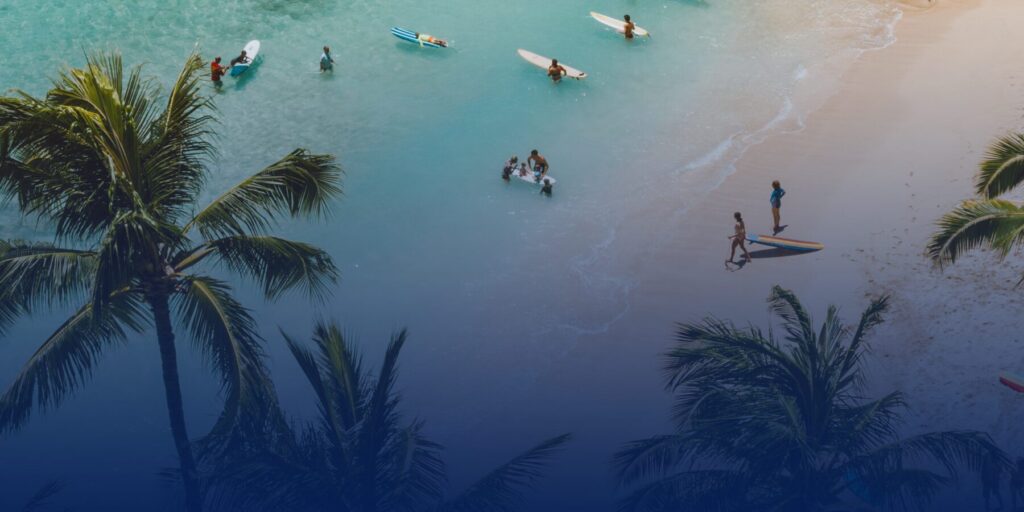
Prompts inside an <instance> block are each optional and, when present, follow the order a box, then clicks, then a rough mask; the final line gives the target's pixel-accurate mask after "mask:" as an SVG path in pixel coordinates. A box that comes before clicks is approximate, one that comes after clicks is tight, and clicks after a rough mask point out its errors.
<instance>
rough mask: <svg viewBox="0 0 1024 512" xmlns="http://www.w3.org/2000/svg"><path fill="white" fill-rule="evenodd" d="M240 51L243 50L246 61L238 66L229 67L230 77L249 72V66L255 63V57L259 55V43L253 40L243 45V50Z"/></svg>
mask: <svg viewBox="0 0 1024 512" xmlns="http://www.w3.org/2000/svg"><path fill="white" fill-rule="evenodd" d="M242 50H245V58H246V59H248V61H247V62H239V63H238V64H235V65H234V66H231V76H238V75H241V74H242V73H245V72H246V71H248V70H249V66H252V64H253V63H254V62H256V56H257V55H259V54H260V42H259V41H258V40H256V39H253V40H252V41H249V42H248V43H245V48H242Z"/></svg>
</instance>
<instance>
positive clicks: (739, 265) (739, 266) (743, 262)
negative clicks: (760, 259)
mask: <svg viewBox="0 0 1024 512" xmlns="http://www.w3.org/2000/svg"><path fill="white" fill-rule="evenodd" d="M750 255H751V256H753V255H754V254H753V253H751V254H750ZM747 263H750V260H748V259H746V258H742V257H741V258H740V259H739V261H730V260H725V269H726V270H728V271H729V272H736V271H737V270H743V267H745V266H747Z"/></svg>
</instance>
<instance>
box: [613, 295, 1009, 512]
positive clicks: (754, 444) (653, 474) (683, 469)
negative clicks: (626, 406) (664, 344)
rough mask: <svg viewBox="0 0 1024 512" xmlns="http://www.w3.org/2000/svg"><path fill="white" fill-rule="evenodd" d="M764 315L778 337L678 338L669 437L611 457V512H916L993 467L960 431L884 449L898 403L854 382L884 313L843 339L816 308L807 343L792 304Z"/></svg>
mask: <svg viewBox="0 0 1024 512" xmlns="http://www.w3.org/2000/svg"><path fill="white" fill-rule="evenodd" d="M769 302H770V304H771V307H772V311H773V312H774V313H775V314H776V315H777V316H778V317H779V318H780V319H781V321H782V326H783V328H784V331H785V336H784V337H783V339H781V340H780V339H777V338H776V337H775V335H774V333H773V332H772V331H770V330H769V331H768V333H767V334H766V333H764V332H763V331H761V330H760V329H757V328H755V327H750V328H747V329H739V328H737V327H736V326H734V325H733V324H732V323H728V322H723V321H720V320H716V319H710V318H709V319H705V320H704V321H703V322H701V323H697V324H686V325H681V326H680V328H679V331H678V335H677V338H678V344H677V345H676V347H675V348H674V349H673V350H672V351H671V352H669V353H668V354H667V364H666V366H665V370H666V376H667V380H668V384H667V386H668V389H670V390H671V391H672V392H674V393H675V396H676V406H675V422H676V432H675V433H672V434H668V435H662V436H657V437H653V438H650V439H645V440H641V441H635V442H633V443H631V444H629V445H628V446H627V447H626V448H625V449H623V450H622V451H620V452H619V453H618V454H616V456H615V464H616V468H617V471H618V474H619V476H620V478H621V481H622V482H623V483H624V484H625V485H626V486H627V487H629V489H630V491H629V494H628V495H627V496H626V497H625V498H624V499H623V500H622V502H621V507H620V509H621V510H624V511H667V510H681V509H682V508H681V507H684V506H685V510H694V511H701V512H704V511H736V512H739V511H773V512H774V511H778V512H815V511H824V510H844V508H843V506H844V504H848V503H849V502H850V501H851V499H853V498H854V496H855V495H856V496H859V497H860V498H861V499H864V500H867V501H869V502H870V503H871V504H873V505H875V506H880V507H891V508H898V509H910V508H917V509H920V510H924V507H925V506H926V504H927V503H928V502H929V500H930V499H931V498H932V497H933V496H934V495H935V493H936V492H938V491H939V489H940V488H941V487H942V486H943V485H944V484H946V483H947V481H949V479H951V478H953V477H955V476H956V474H957V469H958V468H959V467H960V466H961V465H967V466H969V467H971V468H974V469H978V468H980V466H981V463H982V460H983V459H984V458H985V456H986V454H987V455H989V456H990V457H995V458H996V459H997V460H998V461H1000V463H1001V464H1006V463H1008V461H1007V459H1006V457H1005V455H1004V454H1003V453H1002V452H1001V451H1000V450H999V449H998V448H997V447H996V446H995V445H994V444H993V443H992V441H991V439H990V438H989V437H988V435H986V434H983V433H980V432H973V431H953V432H933V433H927V434H922V435H917V436H913V437H909V438H905V439H901V438H900V437H899V436H898V427H899V419H900V413H901V411H902V410H903V409H904V408H905V404H904V401H903V396H902V395H901V394H900V393H898V392H893V393H889V394H887V395H885V396H883V397H882V398H879V399H875V400H869V399H867V398H865V397H864V396H863V384H864V379H865V375H864V372H863V370H862V368H861V364H862V361H863V359H864V355H865V353H866V351H867V349H868V346H867V341H866V336H867V334H868V333H869V331H870V330H871V329H872V328H873V327H875V326H876V325H878V324H879V323H881V322H882V313H883V312H884V311H885V310H886V307H887V299H885V298H883V299H879V300H876V301H873V302H872V303H871V305H870V306H869V307H868V308H867V310H866V311H864V313H863V315H862V316H861V318H860V322H859V323H858V324H857V326H856V327H855V328H852V329H851V328H850V327H849V326H846V325H844V324H843V323H842V321H841V320H840V319H839V317H838V311H837V309H836V308H835V307H830V308H829V309H828V313H827V314H826V317H825V321H824V323H823V324H822V325H821V327H820V329H815V328H814V326H813V325H812V321H811V318H810V316H809V314H808V313H807V311H806V310H805V309H804V307H803V306H802V305H801V304H800V302H799V301H798V300H797V298H796V297H795V296H794V295H793V294H792V293H791V292H790V291H787V290H784V289H782V288H779V287H775V288H774V289H773V291H772V294H771V297H770V299H769Z"/></svg>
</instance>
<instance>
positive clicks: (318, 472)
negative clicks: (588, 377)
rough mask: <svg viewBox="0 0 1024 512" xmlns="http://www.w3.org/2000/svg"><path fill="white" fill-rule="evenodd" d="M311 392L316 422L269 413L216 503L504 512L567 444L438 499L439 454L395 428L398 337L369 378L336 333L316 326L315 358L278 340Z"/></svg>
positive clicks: (223, 473) (223, 475)
mask: <svg viewBox="0 0 1024 512" xmlns="http://www.w3.org/2000/svg"><path fill="white" fill-rule="evenodd" d="M284 337H285V341H286V342H287V344H288V347H289V348H290V349H291V352H292V354H293V355H294V356H295V360H296V361H297V362H298V363H299V366H300V367H301V369H302V371H303V373H304V374H305V376H306V379H307V380H308V381H309V384H310V386H311V387H312V389H313V394H314V397H315V400H316V404H317V406H318V410H319V420H318V421H315V422H309V423H306V424H301V425H290V424H288V423H286V422H284V421H280V418H282V417H283V414H281V415H272V416H271V418H273V419H272V420H271V421H268V422H267V423H266V428H265V429H264V430H263V432H264V435H263V436H262V437H261V438H256V439H254V438H250V439H249V442H248V443H247V444H246V446H245V447H244V448H243V449H241V450H239V451H237V452H236V458H235V459H234V460H230V459H229V461H228V463H227V464H226V465H225V466H226V467H224V468H221V470H220V471H217V474H218V475H220V476H219V477H217V476H215V477H214V478H216V479H217V480H218V483H219V484H220V488H221V489H226V490H224V491H223V492H222V493H219V494H220V495H219V498H220V504H221V505H224V506H226V507H228V508H232V507H233V508H235V509H240V510H247V511H251V510H264V511H293V510H303V511H309V512H377V511H393V510H404V511H424V512H426V511H434V512H442V511H444V512H506V511H510V510H514V509H515V506H516V505H517V503H518V502H519V498H520V496H521V493H522V491H523V490H525V489H526V488H527V487H528V486H530V485H531V484H533V483H534V482H535V481H536V480H537V478H539V476H540V471H541V469H542V466H543V464H544V462H545V460H546V459H548V458H549V457H551V455H552V454H553V453H554V452H555V451H557V450H558V449H559V448H560V447H561V446H562V445H563V444H564V443H565V442H566V441H568V439H569V435H562V436H558V437H555V438H552V439H548V440H546V441H544V442H542V443H540V444H538V445H537V446H535V447H533V448H531V449H530V450H528V451H526V452H525V453H523V454H521V455H519V456H517V457H515V458H513V459H511V460H510V461H508V462H507V463H505V464H504V465H502V466H500V467H498V468H497V469H495V470H493V471H491V472H490V473H489V474H487V475H486V476H484V477H483V478H481V479H480V480H479V481H477V482H476V483H475V484H473V485H471V486H469V487H468V488H467V489H466V490H465V491H464V492H462V493H461V494H459V495H458V496H456V497H454V498H450V499H445V492H444V487H445V482H446V477H445V464H444V461H443V460H442V458H441V447H440V446H439V445H437V444H436V443H434V442H432V441H430V440H429V439H427V438H426V437H425V436H424V434H423V423H422V422H420V421H412V422H404V421H403V420H402V418H401V415H400V413H399V411H398V408H399V405H400V399H401V397H400V396H399V395H398V393H397V392H396V391H395V382H396V380H397V378H398V368H397V364H398V357H399V353H400V352H401V350H402V347H404V346H405V342H406V333H405V332H404V331H403V332H401V333H400V334H398V335H396V336H394V337H393V338H392V339H391V342H390V344H389V345H388V347H387V350H386V352H385V355H384V361H383V363H382V364H381V367H380V370H379V372H378V373H377V375H376V377H374V376H373V375H371V374H370V372H368V371H367V370H365V368H364V365H363V362H362V359H361V357H360V356H359V355H358V354H357V353H356V350H355V348H354V347H353V346H352V344H351V343H350V342H349V341H348V340H346V339H345V336H344V335H343V334H342V333H341V331H340V330H339V329H338V327H337V326H335V325H333V324H331V325H325V324H319V325H317V326H316V328H315V330H314V334H313V344H314V346H315V351H311V350H309V349H307V348H305V347H303V346H302V345H301V344H299V343H298V342H296V341H295V340H294V339H292V338H290V337H288V336H287V335H284ZM211 494H214V493H211Z"/></svg>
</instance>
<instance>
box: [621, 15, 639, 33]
mask: <svg viewBox="0 0 1024 512" xmlns="http://www.w3.org/2000/svg"><path fill="white" fill-rule="evenodd" d="M622 19H623V20H624V21H625V22H626V25H625V26H624V27H622V28H623V30H622V31H623V32H624V33H625V34H626V39H633V31H634V30H636V23H633V21H632V20H630V19H629V15H628V14H627V15H625V16H623V17H622Z"/></svg>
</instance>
